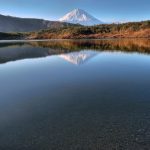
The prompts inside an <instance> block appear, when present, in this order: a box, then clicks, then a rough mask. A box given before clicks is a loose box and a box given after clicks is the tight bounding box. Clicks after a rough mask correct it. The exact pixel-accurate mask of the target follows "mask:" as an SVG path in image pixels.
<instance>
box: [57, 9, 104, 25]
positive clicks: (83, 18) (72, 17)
mask: <svg viewBox="0 0 150 150" xmlns="http://www.w3.org/2000/svg"><path fill="white" fill-rule="evenodd" d="M59 21H62V22H69V23H75V24H81V25H96V24H102V22H101V21H100V20H98V19H96V18H95V17H93V16H91V15H90V14H88V13H87V12H86V11H84V10H82V9H79V8H78V9H74V10H73V11H71V12H69V13H67V14H66V15H65V16H63V17H62V18H60V19H59Z"/></svg>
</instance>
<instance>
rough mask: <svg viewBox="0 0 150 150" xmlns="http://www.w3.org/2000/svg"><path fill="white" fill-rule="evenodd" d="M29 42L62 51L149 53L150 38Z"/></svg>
mask: <svg viewBox="0 0 150 150" xmlns="http://www.w3.org/2000/svg"><path fill="white" fill-rule="evenodd" d="M30 44H31V45H33V46H40V47H43V48H52V49H59V50H64V51H66V50H69V51H73V50H82V49H93V50H112V51H113V50H115V51H123V52H140V53H150V39H120V40H119V39H110V40H55V41H40V42H31V43H30Z"/></svg>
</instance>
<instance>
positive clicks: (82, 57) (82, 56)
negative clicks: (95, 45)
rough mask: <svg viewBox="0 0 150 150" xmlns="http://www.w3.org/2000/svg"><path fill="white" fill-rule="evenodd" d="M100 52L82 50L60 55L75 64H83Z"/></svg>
mask: <svg viewBox="0 0 150 150" xmlns="http://www.w3.org/2000/svg"><path fill="white" fill-rule="evenodd" d="M97 54H98V52H96V51H87V50H86V51H80V52H72V53H68V54H61V55H60V56H59V57H61V58H63V59H64V60H67V61H68V62H70V63H72V64H75V65H81V64H84V63H85V62H87V61H88V60H90V59H91V58H93V57H94V56H96V55H97Z"/></svg>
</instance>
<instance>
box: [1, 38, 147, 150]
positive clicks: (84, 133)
mask: <svg viewBox="0 0 150 150" xmlns="http://www.w3.org/2000/svg"><path fill="white" fill-rule="evenodd" d="M149 149H150V39H146V40H145V39H136V40H135V39H124V40H50V41H30V42H29V41H20V42H18V41H10V42H8V41H1V42H0V150H149Z"/></svg>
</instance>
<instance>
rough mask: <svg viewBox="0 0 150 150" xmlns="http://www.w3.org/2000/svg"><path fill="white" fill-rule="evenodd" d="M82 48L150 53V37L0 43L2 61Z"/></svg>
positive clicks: (63, 52)
mask: <svg viewBox="0 0 150 150" xmlns="http://www.w3.org/2000/svg"><path fill="white" fill-rule="evenodd" d="M81 50H95V51H99V52H100V51H119V52H128V53H132V52H138V53H144V54H150V39H120V40H119V39H113V40H112V39H111V40H51V41H32V42H31V41H30V42H27V41H26V42H20V43H19V42H15V43H13V42H11V43H0V63H5V62H8V61H13V60H20V59H25V58H37V57H45V56H50V55H58V54H65V53H70V52H74V51H81Z"/></svg>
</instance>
